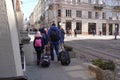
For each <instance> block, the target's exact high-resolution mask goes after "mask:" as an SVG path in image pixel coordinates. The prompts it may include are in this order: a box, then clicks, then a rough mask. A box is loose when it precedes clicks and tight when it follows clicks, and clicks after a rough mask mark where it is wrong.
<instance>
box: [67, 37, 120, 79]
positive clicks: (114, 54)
mask: <svg viewBox="0 0 120 80" xmlns="http://www.w3.org/2000/svg"><path fill="white" fill-rule="evenodd" d="M73 37H74V36H67V37H66V38H67V39H66V43H65V44H66V45H69V46H72V47H74V49H75V50H76V51H77V53H78V54H77V57H80V58H82V57H83V58H84V59H85V60H86V61H88V62H90V61H91V60H92V59H94V58H103V59H105V60H109V59H111V60H113V61H114V62H115V63H116V65H117V68H116V71H117V76H116V77H117V79H116V80H120V49H119V48H120V36H118V37H117V38H118V39H117V40H114V36H92V35H88V36H81V35H79V36H78V37H74V38H73Z"/></svg>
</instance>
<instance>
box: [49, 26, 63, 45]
mask: <svg viewBox="0 0 120 80" xmlns="http://www.w3.org/2000/svg"><path fill="white" fill-rule="evenodd" d="M52 29H54V30H56V31H57V32H58V34H59V38H60V40H59V41H60V42H61V43H63V39H62V34H61V31H60V30H59V29H58V28H57V27H56V26H52V27H50V29H49V30H48V36H49V37H50V34H51V32H52ZM59 41H57V42H51V43H52V44H59Z"/></svg>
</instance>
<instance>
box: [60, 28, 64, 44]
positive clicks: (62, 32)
mask: <svg viewBox="0 0 120 80" xmlns="http://www.w3.org/2000/svg"><path fill="white" fill-rule="evenodd" d="M60 31H61V34H62V39H63V43H64V39H65V31H64V29H63V28H60Z"/></svg>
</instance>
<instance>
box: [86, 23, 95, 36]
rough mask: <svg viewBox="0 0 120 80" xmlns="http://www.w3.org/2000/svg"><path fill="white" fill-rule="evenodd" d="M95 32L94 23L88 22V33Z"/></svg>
mask: <svg viewBox="0 0 120 80" xmlns="http://www.w3.org/2000/svg"><path fill="white" fill-rule="evenodd" d="M93 32H94V34H96V23H88V34H93Z"/></svg>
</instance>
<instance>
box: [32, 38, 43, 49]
mask: <svg viewBox="0 0 120 80" xmlns="http://www.w3.org/2000/svg"><path fill="white" fill-rule="evenodd" d="M36 39H41V40H42V47H36V46H35V40H36ZM33 46H34V48H35V50H36V51H40V50H43V49H44V41H43V38H41V37H35V39H34V41H33Z"/></svg>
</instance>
